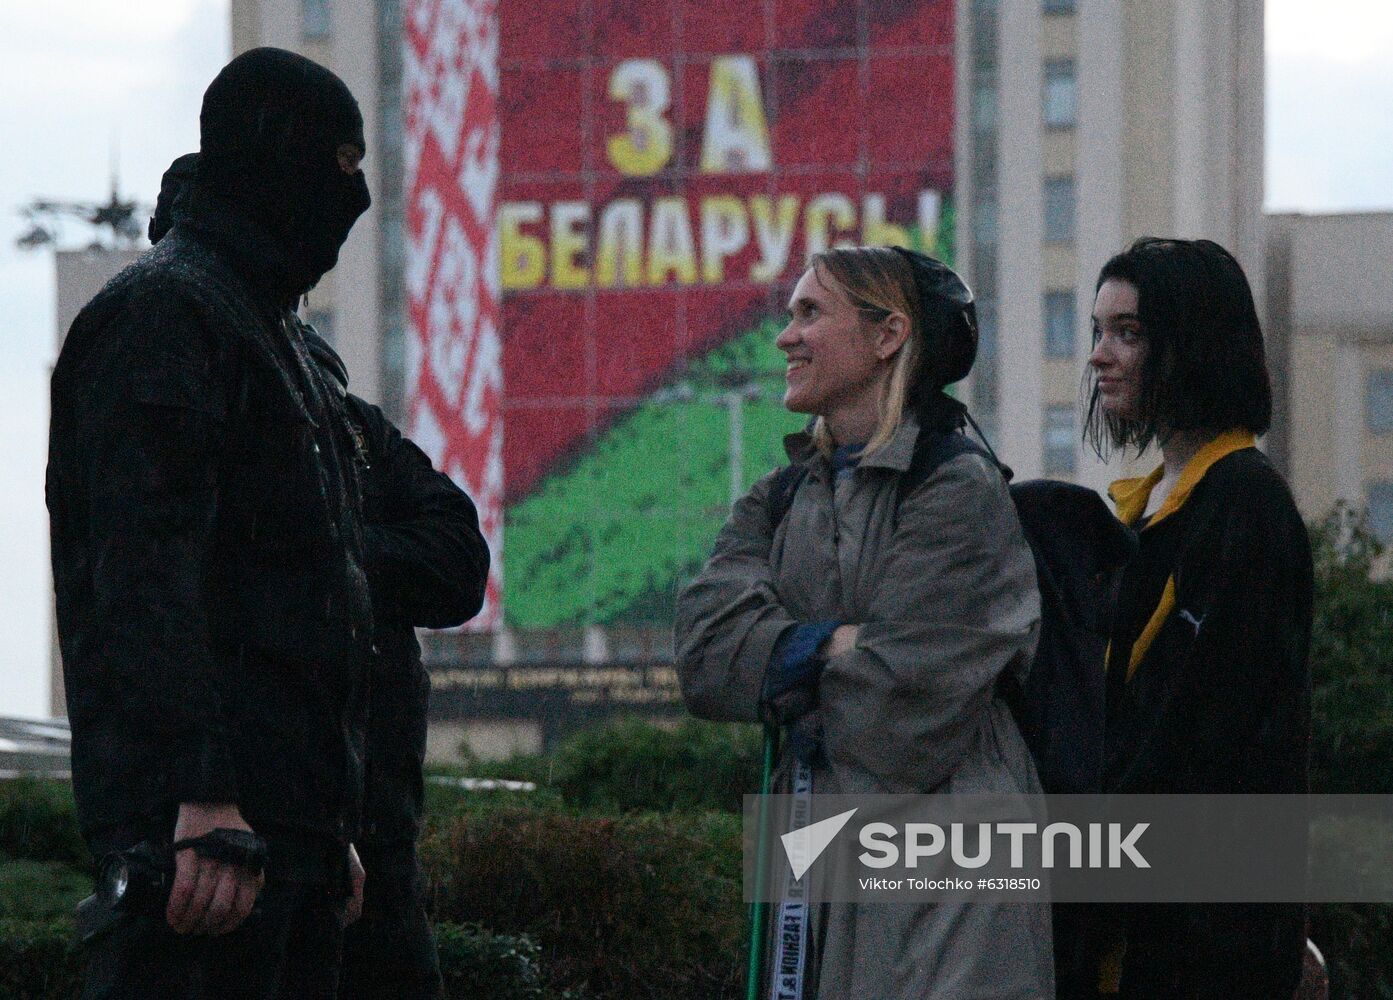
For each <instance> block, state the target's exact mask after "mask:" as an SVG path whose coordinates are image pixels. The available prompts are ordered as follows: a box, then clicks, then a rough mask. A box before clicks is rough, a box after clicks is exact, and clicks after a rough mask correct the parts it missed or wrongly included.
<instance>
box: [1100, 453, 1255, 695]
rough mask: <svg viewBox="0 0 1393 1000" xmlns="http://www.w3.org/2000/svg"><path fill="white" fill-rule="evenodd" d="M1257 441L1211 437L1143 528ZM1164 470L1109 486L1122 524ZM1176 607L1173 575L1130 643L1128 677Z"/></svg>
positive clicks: (1133, 517) (1142, 508)
mask: <svg viewBox="0 0 1393 1000" xmlns="http://www.w3.org/2000/svg"><path fill="white" fill-rule="evenodd" d="M1256 444H1257V440H1256V439H1255V438H1254V437H1253V434H1252V432H1251V431H1246V430H1239V429H1235V430H1230V431H1224V433H1222V434H1220V435H1219V436H1218V437H1216V438H1214V439H1213V440H1212V441H1210V442H1209V443H1208V444H1206V445H1205V446H1204V447H1203V448H1201V449H1200V450H1199V451H1197V452H1196V453H1195V457H1194V458H1192V459H1190V461H1188V462H1186V463H1185V468H1184V469H1183V470H1181V473H1180V479H1179V480H1177V481H1176V484H1175V489H1173V490H1171V492H1170V496H1168V497H1166V500H1165V502H1164V503H1163V504H1161V509H1160V510H1158V511H1157V512H1156V513H1155V515H1154V516H1153V517H1152V518H1151V520H1149V521H1147V522H1146V527H1145V528H1143V529H1142V530H1143V531H1148V530H1150V529H1151V528H1154V527H1155V526H1156V525H1157V524H1159V523H1160V522H1161V521H1164V520H1165V519H1166V518H1168V517H1170V516H1171V515H1172V514H1174V513H1175V512H1176V511H1178V510H1179V509H1180V508H1181V507H1183V506H1184V505H1185V501H1186V500H1188V499H1190V494H1191V493H1193V492H1194V490H1195V487H1196V486H1198V485H1199V482H1200V480H1201V479H1203V478H1204V475H1205V473H1206V472H1208V471H1209V469H1210V467H1211V466H1212V465H1213V464H1214V463H1215V462H1217V461H1219V459H1221V458H1223V457H1224V456H1225V455H1231V454H1233V453H1234V452H1235V451H1241V450H1243V449H1244V448H1252V447H1253V446H1254V445H1256ZM1164 472H1165V466H1164V465H1158V466H1156V468H1155V469H1153V470H1152V472H1151V474H1150V475H1148V476H1143V477H1142V478H1140V479H1119V480H1118V481H1117V482H1115V483H1113V484H1112V485H1111V486H1110V487H1108V496H1109V497H1111V498H1112V502H1113V504H1114V505H1115V506H1116V507H1117V517H1118V520H1120V521H1121V522H1122V523H1123V524H1125V525H1127V526H1128V527H1132V526H1134V525H1135V524H1137V522H1138V521H1140V520H1141V518H1142V515H1143V514H1145V513H1146V505H1147V503H1148V502H1150V500H1151V491H1152V490H1153V489H1155V488H1156V484H1157V483H1159V482H1160V481H1161V476H1162V475H1163V474H1164ZM1174 610H1175V577H1174V576H1172V577H1170V578H1169V579H1168V580H1166V587H1165V589H1164V590H1163V591H1162V592H1161V602H1160V603H1159V604H1157V605H1156V610H1155V611H1154V612H1152V614H1151V618H1150V619H1149V620H1148V621H1147V623H1146V628H1144V629H1142V633H1141V635H1139V636H1137V641H1136V642H1134V643H1133V644H1132V655H1131V656H1130V657H1128V662H1127V679H1128V680H1129V681H1130V680H1131V679H1132V675H1133V674H1134V673H1136V671H1137V666H1138V665H1139V664H1140V663H1141V661H1142V657H1144V656H1145V655H1146V651H1147V650H1148V649H1150V648H1151V643H1152V642H1153V641H1155V639H1156V636H1157V634H1158V633H1159V632H1160V631H1161V626H1162V625H1164V624H1165V623H1166V619H1167V618H1169V617H1170V615H1171V612H1172V611H1174ZM1111 660H1112V647H1111V645H1110V646H1109V647H1108V660H1107V662H1108V666H1111V665H1112V664H1111Z"/></svg>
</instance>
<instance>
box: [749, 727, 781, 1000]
mask: <svg viewBox="0 0 1393 1000" xmlns="http://www.w3.org/2000/svg"><path fill="white" fill-rule="evenodd" d="M778 745H779V730H778V727H776V726H769V725H766V726H765V727H764V769H763V773H762V774H761V775H760V782H759V823H758V827H757V833H756V836H755V881H754V885H755V895H756V897H758V896H759V894H760V893H761V892H762V891H763V889H764V882H765V867H764V865H765V856H766V855H767V854H768V853H769V852H768V840H769V791H770V789H771V788H772V786H773V783H774V757H775V755H776V754H777V753H778ZM768 908H769V904H768V903H766V902H764V901H763V900H761V899H758V898H756V899H755V901H754V902H753V903H751V904H750V946H749V956H750V962H749V968H748V971H747V972H746V975H745V1000H759V995H760V972H761V971H762V968H763V965H764V939H765V936H766V934H765V929H764V922H765V915H766V913H767V912H768Z"/></svg>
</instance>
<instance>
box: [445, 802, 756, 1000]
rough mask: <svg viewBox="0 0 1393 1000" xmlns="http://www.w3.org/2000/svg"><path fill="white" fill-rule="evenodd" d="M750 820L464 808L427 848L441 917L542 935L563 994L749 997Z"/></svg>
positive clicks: (547, 965)
mask: <svg viewBox="0 0 1393 1000" xmlns="http://www.w3.org/2000/svg"><path fill="white" fill-rule="evenodd" d="M740 836H741V833H740V820H739V817H738V816H734V815H729V814H718V813H708V814H681V813H678V814H667V815H655V814H644V815H633V816H620V817H598V816H584V815H576V814H573V813H566V812H561V811H551V812H537V811H533V810H528V809H526V808H521V807H513V808H499V809H495V810H492V811H479V812H466V813H462V814H460V815H458V816H456V817H454V818H453V820H452V821H451V822H450V823H449V824H447V825H445V826H444V827H442V828H439V829H437V830H435V831H434V832H433V833H432V835H431V836H430V837H429V838H428V839H427V841H426V843H425V845H424V851H425V856H426V862H427V868H428V870H429V871H430V872H431V874H432V875H433V877H434V880H435V897H434V915H435V917H436V919H437V920H444V921H454V922H478V923H480V924H483V925H485V926H487V927H491V928H494V929H495V930H498V931H503V932H505V933H508V934H515V935H527V936H528V937H531V938H535V939H536V940H537V941H538V942H539V943H540V944H541V947H542V956H541V957H542V962H541V964H542V968H543V969H544V970H545V971H546V973H547V976H548V979H549V981H550V983H551V984H552V985H554V986H556V987H557V988H560V989H583V990H585V991H587V992H589V993H592V994H594V995H596V996H599V997H644V998H655V1000H656V998H668V997H671V998H673V1000H677V998H683V1000H685V998H689V997H694V996H699V997H702V998H703V1000H720V998H723V997H736V996H738V995H739V986H740V981H741V977H742V975H743V967H744V963H743V936H744V920H745V911H744V907H743V906H742V904H741V899H740V850H741V842H740Z"/></svg>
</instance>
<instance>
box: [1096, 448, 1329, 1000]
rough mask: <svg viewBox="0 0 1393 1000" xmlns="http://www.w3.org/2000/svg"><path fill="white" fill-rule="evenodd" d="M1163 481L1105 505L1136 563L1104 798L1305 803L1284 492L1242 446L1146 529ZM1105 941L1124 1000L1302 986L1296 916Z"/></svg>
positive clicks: (1290, 531)
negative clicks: (1211, 796) (1126, 531)
mask: <svg viewBox="0 0 1393 1000" xmlns="http://www.w3.org/2000/svg"><path fill="white" fill-rule="evenodd" d="M1160 474H1161V470H1160V469H1158V470H1156V472H1154V473H1153V474H1152V475H1150V476H1148V477H1145V478H1143V479H1138V480H1124V481H1121V482H1118V483H1115V484H1114V485H1113V488H1112V490H1111V495H1112V497H1113V499H1114V501H1115V502H1116V504H1117V510H1118V516H1119V517H1120V518H1121V520H1122V521H1123V522H1125V523H1128V524H1131V525H1134V526H1136V527H1138V528H1139V537H1140V543H1141V547H1140V551H1139V553H1138V555H1137V557H1136V558H1135V559H1134V560H1133V561H1132V563H1131V564H1130V565H1129V566H1128V567H1127V570H1126V571H1125V573H1124V576H1123V579H1122V585H1121V589H1120V591H1119V594H1118V604H1117V611H1116V615H1115V617H1114V626H1113V633H1112V645H1111V652H1110V657H1109V663H1108V671H1107V734H1106V751H1107V753H1106V768H1105V772H1104V780H1105V786H1104V787H1105V791H1108V792H1118V793H1148V792H1149V793H1158V794H1167V793H1169V794H1175V793H1266V794H1304V793H1305V792H1306V791H1307V790H1308V753H1309V741H1310V732H1311V679H1310V670H1309V664H1308V655H1309V649H1310V642H1311V621H1312V605H1313V570H1312V561H1311V549H1310V541H1309V538H1308V535H1307V533H1306V527H1305V525H1304V523H1303V522H1302V520H1301V516H1300V514H1299V513H1298V511H1297V509H1296V504H1295V503H1294V502H1293V500H1292V496H1291V492H1290V490H1289V489H1288V488H1287V485H1286V483H1285V482H1283V480H1282V478H1281V476H1280V475H1279V474H1278V473H1277V472H1276V470H1275V469H1273V467H1272V465H1271V463H1270V462H1269V461H1268V459H1267V457H1266V456H1265V455H1263V454H1262V452H1260V451H1258V450H1257V448H1256V447H1254V446H1253V437H1252V435H1251V434H1248V433H1246V432H1242V431H1230V432H1227V433H1225V434H1222V435H1220V436H1218V437H1217V438H1216V439H1215V440H1213V441H1211V442H1210V443H1209V444H1208V445H1206V446H1205V447H1204V448H1202V449H1201V450H1200V452H1199V453H1198V454H1197V455H1196V456H1195V458H1194V459H1192V460H1191V462H1190V463H1189V464H1188V465H1187V466H1186V468H1185V470H1184V471H1183V472H1182V474H1181V477H1180V480H1179V481H1178V482H1177V485H1176V487H1175V488H1174V489H1173V490H1172V492H1171V494H1170V495H1169V496H1168V497H1167V499H1166V501H1165V503H1164V504H1163V505H1162V506H1161V507H1160V509H1158V510H1157V512H1156V513H1155V514H1154V515H1152V516H1151V517H1149V518H1147V517H1144V516H1143V515H1144V511H1145V509H1146V506H1147V501H1148V499H1149V497H1150V493H1151V490H1152V488H1153V487H1154V486H1155V484H1156V483H1157V482H1158V481H1159V479H1160ZM1110 930H1111V931H1112V934H1113V936H1114V938H1116V937H1117V936H1121V937H1122V938H1124V939H1125V951H1124V953H1123V956H1122V963H1121V980H1120V982H1118V983H1116V984H1105V985H1116V986H1117V987H1119V988H1120V990H1121V993H1122V994H1123V995H1124V996H1132V997H1143V996H1176V997H1210V996H1213V997H1255V998H1256V997H1274V996H1291V994H1292V992H1293V990H1295V988H1296V984H1297V982H1298V980H1299V979H1300V975H1301V961H1302V954H1303V951H1304V945H1305V933H1304V913H1303V910H1302V907H1301V906H1300V905H1290V906H1287V905H1265V906H1237V905H1228V906H1206V905H1187V906H1135V907H1131V908H1127V909H1125V910H1124V912H1122V913H1120V914H1118V915H1116V916H1115V917H1114V918H1113V919H1112V927H1111V928H1110Z"/></svg>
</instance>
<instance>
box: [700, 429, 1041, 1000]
mask: <svg viewBox="0 0 1393 1000" xmlns="http://www.w3.org/2000/svg"><path fill="white" fill-rule="evenodd" d="M918 434H919V427H918V423H917V422H916V421H915V419H914V418H913V417H912V416H909V415H907V416H906V417H905V419H904V420H903V421H902V422H901V424H900V427H899V429H898V430H897V432H896V434H895V436H894V437H893V438H892V440H891V441H890V442H889V443H888V444H887V445H886V446H885V447H884V448H882V449H880V450H879V451H878V452H876V453H875V454H872V455H868V456H867V457H865V458H864V459H863V460H862V461H861V463H860V465H859V466H858V467H857V468H856V469H855V470H854V471H852V472H851V473H849V474H843V475H842V476H840V477H837V478H836V480H835V482H834V478H833V474H832V468H831V465H830V463H829V462H828V460H827V459H826V458H825V457H823V456H822V455H820V454H818V453H817V452H816V450H815V449H814V448H813V447H812V444H811V440H810V438H809V437H808V435H806V434H795V435H791V436H790V437H789V438H787V439H786V440H785V446H786V448H787V450H788V453H789V458H790V460H792V461H795V462H805V463H807V465H808V469H809V471H808V474H807V476H806V478H805V479H804V480H803V482H802V484H801V485H800V487H799V489H798V492H797V495H796V496H795V498H794V501H793V505H792V507H791V508H790V509H789V511H788V514H787V515H786V516H785V517H784V519H783V521H782V523H781V524H779V525H778V526H777V528H773V529H771V525H770V517H769V513H768V498H769V493H770V490H771V487H772V486H773V484H774V480H775V474H772V473H771V474H770V475H768V476H765V477H764V478H763V479H761V480H760V481H759V482H757V483H756V484H755V486H754V488H753V489H752V490H751V491H750V492H749V494H748V495H746V496H745V497H744V498H743V499H741V500H740V501H739V503H737V504H736V506H735V509H734V511H733V512H732V514H731V517H730V520H729V521H728V522H727V523H726V525H725V527H724V528H723V529H722V530H721V533H720V536H719V537H718V539H717V541H716V549H715V552H714V554H713V555H712V557H711V559H710V561H709V562H708V563H707V564H706V566H705V568H704V569H703V570H702V571H701V573H700V574H699V575H698V576H697V578H696V579H695V580H694V581H693V582H692V583H691V584H690V585H689V586H688V587H687V588H686V590H685V591H684V592H683V593H682V595H681V597H680V599H679V601H678V606H677V624H676V643H677V669H678V673H679V676H680V678H681V682H682V691H683V696H684V698H685V699H686V702H687V705H688V706H689V707H690V709H691V711H692V712H693V713H694V714H696V715H698V716H701V717H703V718H708V719H725V720H735V721H746V722H751V721H757V720H758V718H759V716H758V709H759V702H760V693H761V686H762V684H763V681H764V674H765V669H766V667H767V666H768V664H769V659H770V654H771V653H772V651H773V649H774V645H775V643H776V642H777V641H778V639H779V637H780V636H781V635H782V634H783V633H784V632H785V630H787V629H788V628H790V627H791V626H793V625H795V624H797V623H799V622H812V621H825V620H835V621H839V622H842V623H846V624H855V625H860V627H861V628H860V636H859V639H858V640H857V645H856V648H855V649H854V650H852V651H850V652H848V653H845V654H843V655H841V656H837V657H834V658H832V659H831V660H829V661H828V663H827V666H826V669H825V670H824V671H823V673H822V677H821V681H820V685H819V690H818V705H817V708H815V709H814V711H813V713H812V714H811V715H810V716H807V717H805V719H804V720H803V721H802V722H801V723H800V725H802V726H812V727H816V728H817V729H820V731H821V737H822V740H823V748H824V757H825V759H824V760H822V761H821V762H820V763H819V764H817V765H816V766H815V768H814V774H813V788H814V790H815V792H821V793H829V794H833V793H841V794H851V793H892V794H902V793H927V792H935V793H939V794H946V793H962V792H969V793H970V792H978V793H1012V792H1038V791H1039V784H1038V781H1037V779H1036V776H1035V769H1034V766H1033V765H1032V763H1031V760H1030V755H1029V751H1028V750H1027V749H1026V746H1025V744H1024V742H1023V741H1022V739H1021V735H1020V732H1019V731H1018V730H1017V728H1016V724H1015V722H1014V720H1013V719H1012V717H1011V713H1010V711H1009V709H1008V708H1007V707H1006V705H1005V704H1004V703H1003V702H1002V701H1001V699H1000V698H999V697H997V695H996V682H997V678H998V676H999V675H1000V674H1001V673H1002V672H1003V671H1013V672H1016V673H1017V674H1018V675H1020V676H1021V677H1022V679H1023V676H1024V673H1025V671H1026V670H1027V669H1028V667H1029V663H1030V657H1031V655H1032V654H1033V652H1034V649H1035V643H1036V639H1037V637H1038V631H1039V619H1040V601H1039V593H1038V591H1037V589H1036V585H1035V567H1034V562H1033V560H1032V557H1031V554H1030V549H1029V547H1028V546H1027V544H1026V541H1025V538H1024V536H1023V535H1022V533H1021V528H1020V525H1019V523H1018V521H1017V519H1016V514H1015V510H1014V508H1013V506H1012V503H1011V499H1010V496H1009V494H1008V492H1007V489H1006V486H1005V483H1004V482H1003V481H1002V477H1001V475H1000V473H999V472H998V471H997V470H996V469H995V468H993V467H992V465H991V464H990V463H989V462H988V461H987V460H985V459H983V458H982V457H980V456H978V455H975V454H966V455H959V456H957V457H955V458H952V459H950V460H949V461H947V462H945V463H944V464H943V465H941V466H940V467H939V468H938V469H936V470H935V471H934V472H933V474H932V475H931V476H930V477H929V478H928V479H927V480H926V481H925V482H924V483H923V484H922V485H921V486H920V487H919V488H918V489H916V490H915V491H914V492H913V493H912V494H910V495H909V496H907V497H905V498H904V500H903V502H902V503H901V504H900V506H899V511H898V515H897V514H896V511H895V507H896V486H897V481H898V478H899V474H900V473H902V472H904V471H905V470H906V469H907V468H908V467H909V463H910V458H911V456H912V455H913V452H914V442H915V440H916V438H917V437H918ZM789 768H790V760H789V758H788V755H787V754H785V758H784V760H783V761H781V765H780V769H779V775H780V776H781V778H782V781H783V785H782V787H783V788H784V789H785V790H786V789H787V781H788V773H789ZM976 898H977V899H981V898H982V897H976ZM774 909H777V908H776V907H775V908H774ZM813 921H814V923H813V927H812V932H811V935H810V939H811V940H813V941H820V942H821V946H820V949H815V950H814V952H813V955H814V962H815V967H813V968H810V969H809V975H808V983H809V985H808V987H807V988H806V991H805V995H806V996H807V997H809V998H810V1000H811V998H812V997H818V998H821V1000H829V998H854V1000H896V998H904V1000H911V998H912V1000H928V998H944V1000H977V998H987V997H991V998H997V1000H1017V998H1019V1000H1027V998H1028V1000H1039V998H1042V997H1044V998H1052V997H1053V996H1054V974H1053V962H1052V957H1051V950H1052V949H1051V938H1050V920H1049V908H1048V906H1047V905H1035V904H1021V903H994V902H991V901H982V902H977V901H965V902H961V903H960V902H956V901H954V902H940V903H924V904H910V905H885V904H882V905H864V906H862V905H851V904H839V905H832V904H823V905H822V906H821V907H815V908H814V911H813Z"/></svg>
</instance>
